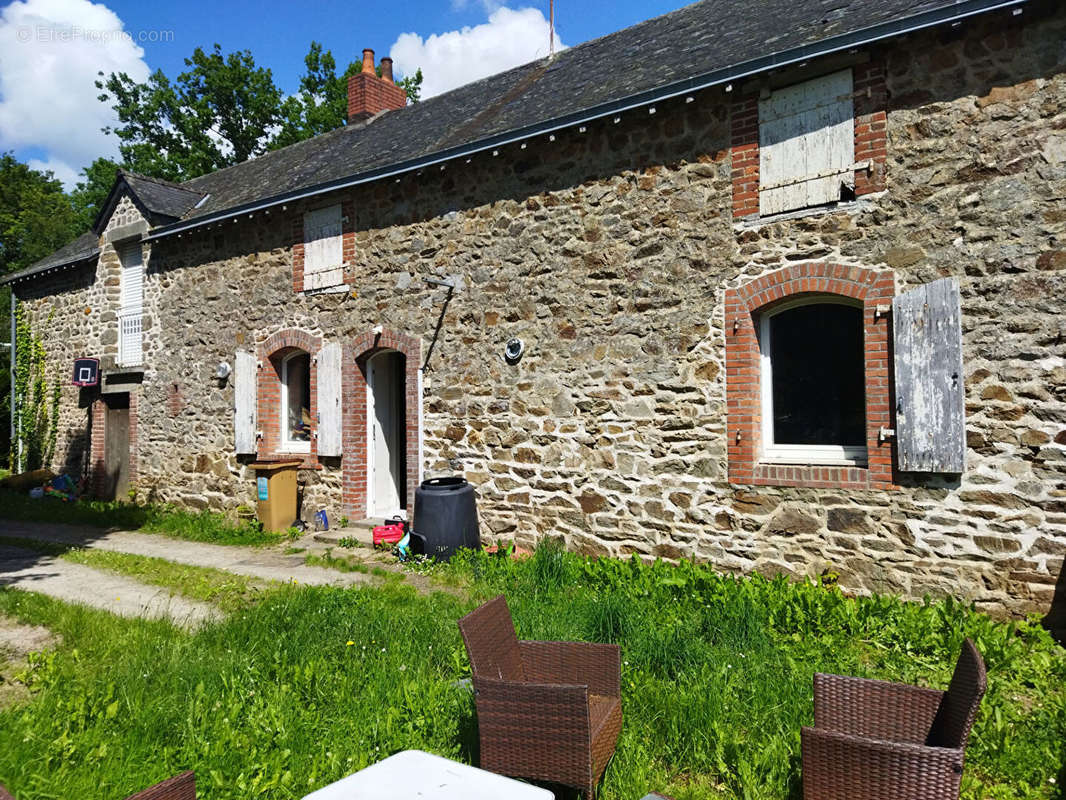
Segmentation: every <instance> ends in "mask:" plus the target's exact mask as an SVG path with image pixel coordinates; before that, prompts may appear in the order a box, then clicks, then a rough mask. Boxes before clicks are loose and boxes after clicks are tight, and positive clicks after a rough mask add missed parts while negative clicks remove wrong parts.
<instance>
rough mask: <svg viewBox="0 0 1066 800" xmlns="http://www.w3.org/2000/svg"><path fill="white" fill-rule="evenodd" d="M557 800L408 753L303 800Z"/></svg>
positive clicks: (428, 756)
mask: <svg viewBox="0 0 1066 800" xmlns="http://www.w3.org/2000/svg"><path fill="white" fill-rule="evenodd" d="M414 798H426V800H500V798H508V800H553V798H554V795H552V793H551V792H549V791H548V790H547V789H541V788H540V787H538V786H532V785H530V784H528V783H522V782H521V781H516V780H512V779H511V778H505V777H503V776H502V775H495V774H493V773H491V772H485V771H484V770H480V769H477V768H475V767H468V766H467V765H466V764H459V763H458V762H455V761H449V760H448V759H447V758H441V757H440V756H435V755H433V754H431V753H423V752H422V751H421V750H404V751H403V752H402V753H397V754H396V755H394V756H389V757H388V758H386V759H385V760H384V761H379V762H378V763H377V764H373V765H371V766H369V767H367V768H366V769H362V770H359V772H356V773H355V774H353V775H349V776H348V777H347V778H342V779H341V780H339V781H337V782H336V783H331V784H330V785H329V786H324V787H322V788H321V789H319V790H318V791H317V792H312V793H311V794H309V795H307V796H306V797H304V799H303V800H414Z"/></svg>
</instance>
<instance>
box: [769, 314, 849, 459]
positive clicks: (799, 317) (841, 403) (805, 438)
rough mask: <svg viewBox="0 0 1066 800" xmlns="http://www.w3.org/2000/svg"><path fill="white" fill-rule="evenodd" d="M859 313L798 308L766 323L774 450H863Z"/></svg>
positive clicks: (777, 315)
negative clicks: (829, 447)
mask: <svg viewBox="0 0 1066 800" xmlns="http://www.w3.org/2000/svg"><path fill="white" fill-rule="evenodd" d="M862 337H863V328H862V309H860V308H855V307H852V306H842V305H836V304H831V303H823V304H814V305H807V306H799V307H798V308H792V309H788V310H787V311H782V312H781V313H780V314H776V315H774V316H773V317H771V318H770V360H771V365H772V369H773V403H774V444H831V445H845V446H857V447H863V446H865V445H866V410H865V406H866V389H865V381H864V379H863V343H862Z"/></svg>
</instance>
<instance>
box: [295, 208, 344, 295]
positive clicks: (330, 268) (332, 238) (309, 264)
mask: <svg viewBox="0 0 1066 800" xmlns="http://www.w3.org/2000/svg"><path fill="white" fill-rule="evenodd" d="M343 283H344V217H343V215H342V210H341V206H340V203H334V204H333V205H331V206H325V207H324V208H316V209H314V210H312V211H308V212H307V213H305V214H304V291H307V290H308V289H329V288H332V287H334V286H340V285H341V284H343Z"/></svg>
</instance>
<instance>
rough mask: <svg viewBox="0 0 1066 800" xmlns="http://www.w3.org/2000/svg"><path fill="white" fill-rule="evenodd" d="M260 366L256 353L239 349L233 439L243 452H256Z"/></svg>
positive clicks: (236, 360) (236, 369)
mask: <svg viewBox="0 0 1066 800" xmlns="http://www.w3.org/2000/svg"><path fill="white" fill-rule="evenodd" d="M258 380H259V367H258V364H257V362H256V358H255V354H254V353H249V352H247V351H246V350H238V351H237V355H236V359H235V363H234V367H233V439H234V449H235V450H236V451H237V452H238V453H241V454H247V453H255V452H256V444H257V442H256V424H257V422H258V417H257V409H256V387H257V383H258Z"/></svg>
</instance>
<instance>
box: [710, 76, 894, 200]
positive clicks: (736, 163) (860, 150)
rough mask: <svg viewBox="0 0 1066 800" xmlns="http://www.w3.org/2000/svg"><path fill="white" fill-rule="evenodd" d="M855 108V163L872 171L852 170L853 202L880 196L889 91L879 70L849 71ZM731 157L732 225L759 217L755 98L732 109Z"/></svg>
mask: <svg viewBox="0 0 1066 800" xmlns="http://www.w3.org/2000/svg"><path fill="white" fill-rule="evenodd" d="M852 79H853V92H854V94H853V100H854V104H855V163H856V164H858V163H862V162H863V161H869V162H870V164H871V168H870V169H869V170H866V169H858V170H855V196H856V197H861V196H862V195H866V194H873V193H874V192H880V191H884V189H885V161H886V159H887V157H888V139H887V136H888V131H887V127H888V126H887V114H886V112H885V108H886V106H887V103H888V90H887V88H886V84H885V68H884V64H882V63H881V62H879V61H871V62H868V63H865V64H856V65H855V66H854V67H852ZM731 117H732V136H731V154H732V168H733V173H732V177H733V219H743V218H758V216H759V95H758V93H757V92H753V93H751V94H746V95H743V96H742V97H738V98H737V99H736V100H735V101H734V102H733V105H732V114H731Z"/></svg>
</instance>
